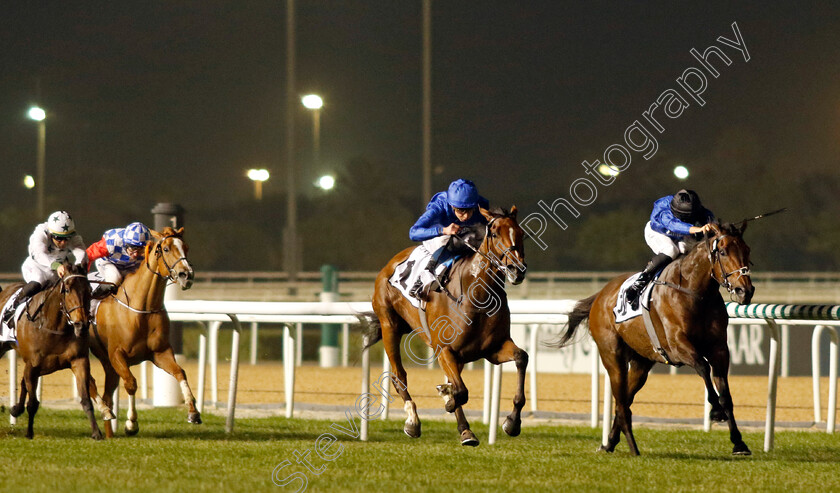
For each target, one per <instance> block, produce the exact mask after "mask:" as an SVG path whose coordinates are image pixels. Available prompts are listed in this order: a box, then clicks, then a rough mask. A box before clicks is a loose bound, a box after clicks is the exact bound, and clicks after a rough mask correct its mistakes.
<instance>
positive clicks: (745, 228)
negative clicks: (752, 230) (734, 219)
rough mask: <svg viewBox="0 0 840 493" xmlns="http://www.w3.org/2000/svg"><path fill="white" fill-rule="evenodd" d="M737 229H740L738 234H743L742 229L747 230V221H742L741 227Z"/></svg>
mask: <svg viewBox="0 0 840 493" xmlns="http://www.w3.org/2000/svg"><path fill="white" fill-rule="evenodd" d="M739 229H740V234H741V235H743V234H744V231H746V230H747V221H744V222H742V223H741V227H740V228H739Z"/></svg>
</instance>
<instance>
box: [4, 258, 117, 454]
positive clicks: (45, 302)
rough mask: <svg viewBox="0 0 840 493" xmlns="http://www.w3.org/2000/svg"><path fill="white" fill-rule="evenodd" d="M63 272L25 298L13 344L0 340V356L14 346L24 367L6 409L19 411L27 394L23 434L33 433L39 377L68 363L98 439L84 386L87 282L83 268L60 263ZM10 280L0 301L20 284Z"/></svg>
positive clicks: (87, 380)
mask: <svg viewBox="0 0 840 493" xmlns="http://www.w3.org/2000/svg"><path fill="white" fill-rule="evenodd" d="M64 265H65V267H66V268H67V274H66V275H65V276H64V277H63V278H62V279H60V280H59V281H57V282H55V283H53V284H50V285H48V286H46V287H45V288H44V289H43V290H42V291H41V292H39V293H37V294H35V296H33V297H32V299H31V300H30V301H29V303H27V305H26V309H25V310H24V313H23V314H22V315H21V317H20V320H18V322H17V326H16V332H17V343H16V344H12V343H2V344H0V356H2V355H3V354H4V353H5V352H6V351H8V350H9V349H17V351H18V353H19V354H20V356H21V358H22V359H23V361H24V363H25V366H24V369H23V378H22V379H21V382H20V399H19V400H18V403H17V404H16V405H14V406H13V407H12V409H11V410H10V414H11V415H12V416H14V417H18V416H20V415H21V414H23V409H24V403H25V402H26V395H27V394H29V401H28V402H26V412H27V414H28V415H29V424H28V426H27V428H26V437H27V438H32V436H33V425H34V422H35V413H36V412H38V406H39V405H40V403H39V402H38V396H37V392H36V389H37V387H38V377H40V376H42V375H49V374H50V373H53V372H55V371H58V370H62V369H64V368H70V369H71V370H72V371H73V374H74V375H75V376H76V387H77V388H78V389H79V396H80V397H81V404H82V409H84V411H85V414H87V417H88V419H89V420H90V429H91V438H93V439H94V440H101V439H102V432H101V431H99V426H98V425H97V424H96V417H95V416H94V414H93V406H92V404H91V399H90V394H89V393H88V388H89V385H90V382H91V380H92V379H91V377H90V360H89V359H88V353H89V349H88V325H89V324H88V322H89V319H88V317H89V315H88V313H89V310H90V284H88V281H87V277H86V276H85V275H84V270H85V269H83V268H80V267H76V266H73V265H70V264H64ZM22 286H23V285H22V284H13V285H11V286H9V287H8V288H7V289H4V290H3V291H2V292H0V306H2V305H3V304H5V303H6V301H7V300H8V299H9V298H10V297H11V296H12V294H13V293H14V292H15V291H17V290H18V288H20V287H22Z"/></svg>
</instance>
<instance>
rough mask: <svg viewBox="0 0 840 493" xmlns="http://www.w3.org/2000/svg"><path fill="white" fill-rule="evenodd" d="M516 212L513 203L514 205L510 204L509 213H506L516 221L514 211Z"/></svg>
mask: <svg viewBox="0 0 840 493" xmlns="http://www.w3.org/2000/svg"><path fill="white" fill-rule="evenodd" d="M517 212H519V211H518V210H517V209H516V206H515V205H514V206H511V208H510V214H508V215H509V216H510V217H512V218H513V220H514V221H516V213H517Z"/></svg>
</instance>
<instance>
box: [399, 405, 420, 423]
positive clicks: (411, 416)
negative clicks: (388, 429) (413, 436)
mask: <svg viewBox="0 0 840 493" xmlns="http://www.w3.org/2000/svg"><path fill="white" fill-rule="evenodd" d="M403 409H405V413H406V414H407V415H408V418H406V420H405V423H406V424H410V425H414V424H417V422H418V421H419V420H420V417H419V416H417V406H415V405H414V401H405V406H403Z"/></svg>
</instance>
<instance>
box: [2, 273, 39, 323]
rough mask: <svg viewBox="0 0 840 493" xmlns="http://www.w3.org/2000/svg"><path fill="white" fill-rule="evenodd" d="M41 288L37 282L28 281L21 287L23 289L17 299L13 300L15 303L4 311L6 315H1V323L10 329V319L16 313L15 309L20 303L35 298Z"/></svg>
mask: <svg viewBox="0 0 840 493" xmlns="http://www.w3.org/2000/svg"><path fill="white" fill-rule="evenodd" d="M41 288H42V286H41V283H39V282H38V281H29V282H28V283H26V285H25V286H24V287H23V289H21V291H20V293H19V294H18V297H17V299H16V300H15V302H14V303H13V304H12V306H10V307H9V309H8V310H6V313H5V314H3V323H5V324H6V325H8V326H9V327H11V326H12V323H11V322H12V318H13V316H14V314H15V312H16V311H17V308H18V307H19V306H20V305H21V303H26V302H27V301H29V298H31V297H33V296H35V295H36V294H37V293H38V291H40V290H41Z"/></svg>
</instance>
